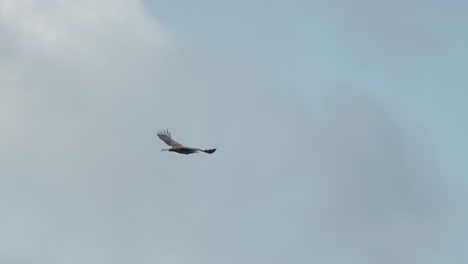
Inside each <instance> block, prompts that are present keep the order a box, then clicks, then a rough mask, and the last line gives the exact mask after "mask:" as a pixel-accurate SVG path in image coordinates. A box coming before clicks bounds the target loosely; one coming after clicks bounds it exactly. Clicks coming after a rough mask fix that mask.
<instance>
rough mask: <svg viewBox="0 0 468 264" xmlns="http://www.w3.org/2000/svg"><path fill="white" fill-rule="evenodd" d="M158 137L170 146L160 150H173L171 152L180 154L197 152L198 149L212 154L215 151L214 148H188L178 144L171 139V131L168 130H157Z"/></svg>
mask: <svg viewBox="0 0 468 264" xmlns="http://www.w3.org/2000/svg"><path fill="white" fill-rule="evenodd" d="M158 137H159V138H160V139H161V140H162V141H164V143H166V144H167V145H169V146H171V148H170V149H162V150H161V151H173V152H177V153H180V154H186V155H188V154H192V153H197V152H198V151H202V152H205V153H208V154H212V153H213V152H215V151H216V149H205V150H203V149H199V148H190V147H186V146H184V145H182V144H180V143H179V142H177V141H175V140H173V139H172V137H171V132H169V130H163V131H159V132H158Z"/></svg>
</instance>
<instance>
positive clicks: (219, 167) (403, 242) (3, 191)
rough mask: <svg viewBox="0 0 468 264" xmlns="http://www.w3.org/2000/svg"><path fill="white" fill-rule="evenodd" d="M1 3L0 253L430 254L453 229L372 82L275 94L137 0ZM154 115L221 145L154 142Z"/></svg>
mask: <svg viewBox="0 0 468 264" xmlns="http://www.w3.org/2000/svg"><path fill="white" fill-rule="evenodd" d="M0 3H1V5H0V6H1V7H2V8H1V10H2V11H1V12H2V13H1V20H0V21H1V26H0V34H2V35H1V36H0V37H1V38H2V39H4V38H5V39H7V41H5V42H3V43H2V44H1V45H2V46H1V49H2V51H0V54H1V56H3V57H2V60H1V63H0V68H1V72H0V74H1V76H0V77H1V78H0V87H2V88H1V90H0V91H1V93H2V96H1V99H0V100H1V102H0V106H1V107H2V108H1V110H2V111H1V115H0V118H1V120H0V121H1V123H0V128H1V131H2V139H0V149H1V151H0V160H1V162H2V164H1V166H0V175H1V176H0V208H1V210H0V211H1V212H2V213H1V217H0V233H1V234H2V236H1V237H0V261H3V262H6V263H129V262H130V263H154V262H157V263H182V264H184V263H220V262H222V263H240V262H241V263H284V262H295V263H310V262H314V261H316V262H325V263H341V262H343V261H346V262H347V263H353V262H356V263H375V262H379V263H380V262H384V263H385V261H387V262H389V263H418V262H420V263H431V262H430V261H432V260H437V259H449V257H448V256H450V255H451V253H453V251H451V249H450V245H454V244H456V243H457V242H459V240H460V238H459V237H457V236H453V237H445V236H444V235H443V233H444V232H445V231H451V230H452V229H450V228H445V227H444V225H445V224H446V220H445V219H444V217H443V212H441V211H440V206H439V205H437V202H436V200H437V195H436V193H437V191H438V188H437V187H434V185H436V184H433V183H437V182H438V180H439V177H438V176H439V175H438V174H437V171H436V170H434V168H433V167H432V166H431V162H430V161H431V157H430V156H429V157H426V156H424V155H423V154H422V153H420V151H419V150H418V148H417V146H415V145H413V144H412V143H411V142H412V141H411V138H407V136H405V134H404V133H403V132H402V129H401V126H400V124H399V122H398V119H397V118H395V117H392V116H391V115H390V114H388V113H386V112H385V111H384V110H383V109H382V108H381V107H379V104H378V102H375V101H374V100H373V99H372V98H370V97H369V96H367V95H361V94H352V93H343V91H342V90H340V89H336V88H334V87H330V90H331V91H336V92H330V98H329V100H328V101H326V102H324V104H323V106H321V107H320V109H319V107H315V106H309V105H307V104H305V101H303V100H301V99H300V98H286V97H282V96H280V95H279V94H278V93H277V91H278V90H279V89H276V88H278V87H277V85H278V84H277V83H276V82H275V78H274V77H272V75H271V73H269V72H265V71H264V70H262V69H259V68H258V67H256V66H255V65H254V64H252V63H251V59H249V58H246V57H238V58H233V57H232V56H230V55H229V53H228V52H226V51H223V50H213V49H210V48H207V47H206V46H204V44H203V43H201V44H199V45H196V44H195V43H192V42H184V41H182V40H181V39H178V38H177V37H176V36H172V35H170V32H169V31H168V30H167V29H165V28H162V27H161V26H160V25H159V24H158V22H157V21H156V20H155V18H153V17H151V16H150V15H149V14H147V13H146V11H145V10H144V8H143V6H141V5H140V4H139V2H135V1H123V0H122V1H99V2H95V1H80V2H76V1H47V2H45V1H41V2H39V1H22V2H18V1H5V0H3V1H1V2H0ZM225 52H226V53H225ZM3 58H4V59H3ZM163 128H169V129H171V130H172V132H173V135H174V137H175V138H176V139H177V140H178V141H180V142H181V143H184V144H187V145H193V146H200V147H207V148H211V147H217V148H218V151H217V152H216V153H215V154H213V155H191V156H182V155H176V154H173V153H165V152H164V153H162V152H161V151H160V149H161V148H163V147H164V146H163V143H162V142H160V141H158V140H157V138H156V137H155V134H154V132H155V131H156V130H158V129H163ZM416 168H417V169H416ZM450 213H452V212H450ZM457 225H458V226H461V227H463V226H462V225H459V224H458V222H457V223H455V226H457ZM411 247H412V248H411ZM408 248H411V249H412V250H409V249H408ZM437 250H438V251H437Z"/></svg>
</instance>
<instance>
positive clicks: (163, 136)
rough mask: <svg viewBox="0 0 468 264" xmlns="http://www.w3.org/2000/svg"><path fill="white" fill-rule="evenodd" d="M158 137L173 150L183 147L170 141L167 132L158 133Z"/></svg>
mask: <svg viewBox="0 0 468 264" xmlns="http://www.w3.org/2000/svg"><path fill="white" fill-rule="evenodd" d="M158 137H159V138H160V139H161V140H162V141H164V143H166V144H167V145H169V146H171V147H173V148H177V147H183V145H182V144H180V143H179V142H177V141H175V140H173V139H172V137H171V132H169V130H162V131H158Z"/></svg>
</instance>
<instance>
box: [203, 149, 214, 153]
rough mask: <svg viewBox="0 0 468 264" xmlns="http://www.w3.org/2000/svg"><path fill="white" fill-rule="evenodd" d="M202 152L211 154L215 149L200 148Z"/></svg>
mask: <svg viewBox="0 0 468 264" xmlns="http://www.w3.org/2000/svg"><path fill="white" fill-rule="evenodd" d="M202 151H203V152H205V153H208V154H212V153H213V152H215V151H216V149H205V150H202Z"/></svg>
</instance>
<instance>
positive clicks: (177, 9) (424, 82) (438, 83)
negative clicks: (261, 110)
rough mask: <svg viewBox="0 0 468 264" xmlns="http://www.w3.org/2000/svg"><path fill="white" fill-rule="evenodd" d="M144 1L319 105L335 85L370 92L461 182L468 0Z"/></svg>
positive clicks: (179, 29) (173, 24) (190, 34)
mask: <svg viewBox="0 0 468 264" xmlns="http://www.w3.org/2000/svg"><path fill="white" fill-rule="evenodd" d="M147 4H148V5H149V6H151V9H152V12H154V13H155V14H156V15H157V17H158V18H159V19H160V21H161V23H162V24H165V25H167V26H168V27H169V28H171V29H172V30H173V31H174V32H176V34H178V36H180V37H181V38H191V39H195V40H196V41H201V42H203V43H205V45H209V46H213V47H216V48H218V49H221V50H224V51H225V52H226V53H230V54H232V55H231V56H242V57H243V59H245V60H247V61H249V62H250V63H253V64H258V65H261V67H264V68H266V69H268V70H270V72H273V73H274V78H275V81H277V82H279V83H281V84H282V85H281V87H279V89H280V90H281V91H280V92H284V93H291V94H294V95H297V94H299V95H304V100H306V101H307V102H308V103H309V104H314V105H320V103H321V101H322V100H323V99H324V96H325V95H324V94H326V93H327V92H328V91H329V90H331V89H334V88H336V87H340V88H342V89H345V90H352V91H356V92H358V93H364V94H366V95H368V96H370V97H372V99H373V100H377V102H378V104H380V106H381V107H383V108H385V110H386V111H389V112H390V113H391V114H392V115H393V116H394V117H395V118H398V120H399V121H400V122H403V124H405V126H404V129H405V132H407V133H409V134H411V136H412V137H415V138H419V140H421V141H422V142H421V144H425V145H426V146H427V147H429V148H430V150H432V151H433V153H434V155H435V156H436V159H437V160H438V161H439V162H440V164H439V165H440V169H441V170H442V171H443V173H444V174H451V175H453V177H458V176H457V175H459V178H458V179H457V180H458V181H460V182H459V183H461V184H462V186H464V185H466V184H467V181H466V178H465V177H464V175H467V174H468V167H467V165H465V158H464V156H465V155H464V153H465V152H466V151H465V149H466V147H467V146H468V142H467V140H466V139H464V136H463V135H465V134H466V133H467V132H468V127H467V126H468V125H467V124H466V122H463V121H462V120H463V117H464V115H465V113H466V112H467V109H466V106H465V104H466V100H467V98H468V91H467V89H466V88H465V87H466V85H467V81H466V76H465V69H466V66H467V65H466V64H467V59H468V54H467V52H466V51H465V49H466V48H465V47H466V46H467V44H468V37H467V36H466V34H462V32H463V30H464V28H466V27H467V25H468V19H467V18H466V12H468V6H467V4H466V3H463V2H462V1H446V2H444V3H441V2H439V1H393V2H392V3H385V2H376V3H374V2H370V1H365V0H359V1H354V2H353V3H349V2H347V1H312V2H310V1H292V2H291V1H269V2H267V3H266V2H265V1H249V2H238V1H225V2H217V1H197V2H196V3H195V2H190V1H147ZM286 96H287V95H286ZM460 191H463V190H460Z"/></svg>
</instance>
